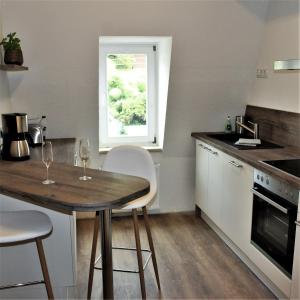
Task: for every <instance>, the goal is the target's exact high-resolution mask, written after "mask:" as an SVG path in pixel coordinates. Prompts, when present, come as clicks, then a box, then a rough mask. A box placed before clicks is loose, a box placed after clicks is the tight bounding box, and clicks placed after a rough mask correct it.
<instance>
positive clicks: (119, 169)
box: [87, 145, 160, 299]
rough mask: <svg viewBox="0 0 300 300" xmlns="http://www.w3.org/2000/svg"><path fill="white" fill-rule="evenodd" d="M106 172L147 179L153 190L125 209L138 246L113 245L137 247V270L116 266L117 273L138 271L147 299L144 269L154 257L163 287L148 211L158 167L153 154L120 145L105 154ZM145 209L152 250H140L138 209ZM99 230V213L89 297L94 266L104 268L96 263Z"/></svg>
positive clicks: (95, 225) (145, 220)
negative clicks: (131, 217)
mask: <svg viewBox="0 0 300 300" xmlns="http://www.w3.org/2000/svg"><path fill="white" fill-rule="evenodd" d="M102 170H103V171H109V172H116V173H122V174H126V175H132V176H138V177H142V178H145V179H147V180H148V181H149V182H150V192H149V193H148V194H147V195H145V196H143V197H140V198H138V199H136V200H134V201H132V202H130V203H129V204H128V205H126V206H125V207H123V208H122V209H126V210H128V209H130V210H131V211H132V216H133V225H134V233H135V242H136V248H127V247H112V248H113V249H120V250H134V251H136V253H137V261H138V271H134V270H123V269H114V271H117V272H128V273H139V277H140V285H141V292H142V297H143V299H145V298H146V289H145V279H144V269H145V268H146V266H147V264H148V262H149V259H150V258H151V257H152V263H153V268H154V272H155V277H156V282H157V286H158V289H160V281H159V275H158V268H157V262H156V256H155V251H154V244H153V239H152V234H151V230H150V224H149V217H148V213H147V207H146V206H147V205H148V204H150V203H151V201H152V200H154V197H155V196H156V193H157V181H156V171H155V166H154V163H153V160H152V157H151V155H150V153H149V152H148V151H147V150H145V149H143V148H141V147H137V146H127V145H126V146H118V147H115V148H113V149H112V150H110V151H109V152H108V154H107V155H106V158H105V161H104V163H103V166H102ZM138 209H142V211H143V217H144V222H145V227H146V232H147V237H148V242H149V247H150V250H149V249H141V242H140V234H139V224H138V215H137V210H138ZM98 231H99V214H96V218H95V221H94V234H93V244H92V252H91V261H90V272H89V282H88V295H87V298H88V299H90V298H91V294H92V286H93V277H94V269H97V270H101V269H102V268H99V267H96V264H97V262H98V261H99V259H100V258H101V256H100V257H98V258H97V260H96V261H95V256H96V250H97V239H98ZM143 251H145V252H148V253H149V255H148V258H147V259H146V262H145V264H144V265H143V257H142V252H143Z"/></svg>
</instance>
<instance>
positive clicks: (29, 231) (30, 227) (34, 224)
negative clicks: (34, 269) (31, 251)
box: [0, 210, 54, 299]
mask: <svg viewBox="0 0 300 300" xmlns="http://www.w3.org/2000/svg"><path fill="white" fill-rule="evenodd" d="M51 233H52V223H51V221H50V219H49V217H48V216H47V215H46V214H44V213H42V212H39V211H32V210H25V211H4V212H0V247H9V246H15V245H20V244H26V243H31V242H35V243H36V246H37V251H38V255H39V259H40V264H41V268H42V273H43V277H44V280H41V281H33V282H27V283H18V284H11V285H6V286H0V290H4V289H10V288H17V287H21V286H28V285H35V284H41V283H43V284H45V286H46V290H47V295H48V298H49V299H54V297H53V292H52V287H51V282H50V277H49V273H48V268H47V264H46V258H45V253H44V249H43V244H42V239H44V238H46V237H48V236H49V235H50V234H51Z"/></svg>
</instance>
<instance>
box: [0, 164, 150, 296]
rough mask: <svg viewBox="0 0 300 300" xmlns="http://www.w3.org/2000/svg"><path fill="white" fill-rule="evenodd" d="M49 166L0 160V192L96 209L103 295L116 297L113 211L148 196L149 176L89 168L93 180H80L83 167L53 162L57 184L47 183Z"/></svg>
mask: <svg viewBox="0 0 300 300" xmlns="http://www.w3.org/2000/svg"><path fill="white" fill-rule="evenodd" d="M45 173H46V168H45V166H44V165H43V164H42V162H40V161H33V160H30V161H24V162H8V161H0V193H1V194H4V195H7V196H11V197H14V198H17V199H20V200H22V201H26V202H30V203H33V204H35V205H39V206H43V207H47V208H49V209H52V210H59V211H62V212H65V213H67V214H71V213H72V212H73V211H89V212H91V211H93V212H98V213H99V215H100V228H101V229H102V230H101V236H102V241H101V250H102V263H103V266H102V268H103V270H102V274H103V276H102V281H103V298H104V299H113V297H114V292H113V264H112V230H111V211H112V209H113V208H121V207H122V206H124V205H126V204H127V203H128V202H130V201H132V200H135V199H137V198H139V197H141V196H144V195H146V194H147V193H148V192H149V190H150V185H149V182H148V181H147V180H146V179H143V178H140V177H135V176H129V175H124V174H117V173H111V172H104V171H99V170H94V169H87V175H88V176H91V177H92V179H91V180H88V181H81V180H79V177H80V176H81V175H82V168H80V167H75V166H72V165H68V164H63V163H53V164H52V165H51V167H50V169H49V174H50V175H49V177H50V179H53V180H54V181H55V183H54V184H50V185H44V184H42V181H43V180H44V178H45Z"/></svg>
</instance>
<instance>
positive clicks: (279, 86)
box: [249, 0, 300, 112]
mask: <svg viewBox="0 0 300 300" xmlns="http://www.w3.org/2000/svg"><path fill="white" fill-rule="evenodd" d="M299 22H300V15H299V1H298V0H287V1H278V0H277V1H271V2H270V5H269V9H268V17H267V23H266V27H265V33H264V38H263V43H262V45H261V52H260V56H259V61H258V68H259V69H267V74H268V78H266V79H264V78H260V79H259V78H258V79H256V81H255V84H254V87H253V91H252V93H251V94H250V97H249V103H251V104H254V105H258V106H263V107H270V108H275V109H281V110H287V111H292V112H300V99H299V85H300V71H280V72H274V71H273V62H274V61H275V60H285V59H294V58H297V59H300V53H299V25H300V24H299Z"/></svg>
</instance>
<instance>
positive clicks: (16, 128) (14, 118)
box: [2, 113, 30, 161]
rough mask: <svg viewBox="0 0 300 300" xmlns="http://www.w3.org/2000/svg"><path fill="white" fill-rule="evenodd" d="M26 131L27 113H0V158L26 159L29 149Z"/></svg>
mask: <svg viewBox="0 0 300 300" xmlns="http://www.w3.org/2000/svg"><path fill="white" fill-rule="evenodd" d="M27 132H28V123H27V114H24V113H10V114H2V137H3V146H2V159H4V160H16V161H18V160H27V159H29V158H30V151H29V146H28V142H27V140H26V137H25V134H26V133H27Z"/></svg>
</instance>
